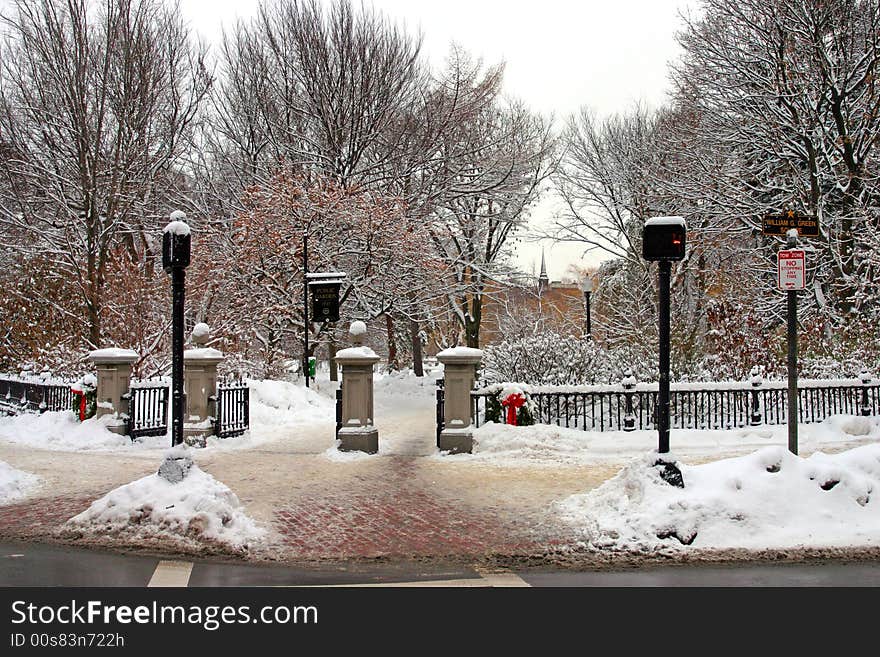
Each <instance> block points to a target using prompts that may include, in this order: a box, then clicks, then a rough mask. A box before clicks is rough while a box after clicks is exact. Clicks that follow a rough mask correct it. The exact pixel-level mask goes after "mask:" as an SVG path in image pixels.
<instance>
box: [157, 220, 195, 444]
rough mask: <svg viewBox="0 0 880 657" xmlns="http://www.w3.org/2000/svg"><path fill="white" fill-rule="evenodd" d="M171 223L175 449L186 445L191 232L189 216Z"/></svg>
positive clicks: (165, 249) (167, 257)
mask: <svg viewBox="0 0 880 657" xmlns="http://www.w3.org/2000/svg"><path fill="white" fill-rule="evenodd" d="M170 219H171V221H170V222H169V223H168V225H167V226H165V228H164V230H163V231H162V268H163V269H164V270H165V272H166V273H168V274H171V295H172V307H171V446H172V447H173V446H174V445H180V444H181V443H182V442H183V413H184V410H185V407H186V396H185V395H184V391H183V303H184V289H185V287H186V268H187V267H188V266H189V261H190V230H189V226H188V225H187V223H186V215H185V214H184V213H183V212H181V211H180V210H175V211H174V212H172V213H171V217H170Z"/></svg>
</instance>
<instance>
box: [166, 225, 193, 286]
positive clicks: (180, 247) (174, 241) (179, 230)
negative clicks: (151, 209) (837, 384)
mask: <svg viewBox="0 0 880 657" xmlns="http://www.w3.org/2000/svg"><path fill="white" fill-rule="evenodd" d="M185 219H186V215H185V214H183V212H180V211H177V212H172V213H171V222H170V223H169V224H168V225H167V226H165V228H164V230H163V231H162V269H164V270H165V271H166V272H169V273H170V272H171V270H172V269H174V268H175V267H180V268H184V267H189V261H190V229H189V226H188V225H187V224H186V222H185V221H184V220H185Z"/></svg>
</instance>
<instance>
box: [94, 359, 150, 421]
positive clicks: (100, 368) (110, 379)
mask: <svg viewBox="0 0 880 657" xmlns="http://www.w3.org/2000/svg"><path fill="white" fill-rule="evenodd" d="M138 358H140V356H139V355H138V353H137V352H136V351H132V350H131V349H96V350H95V351H90V352H89V361H90V362H91V363H92V364H93V365H94V366H95V370H96V373H97V375H98V388H97V391H96V395H95V400H96V402H97V405H98V407H97V409H96V410H95V417H96V418H99V417H102V416H104V415H110V414H113V419H112V420H111V421H110V423H109V424H108V425H107V428H108V429H109V430H110V431H112V432H113V433H118V434H120V435H125V432H126V426H125V418H126V417H128V396H127V395H128V386H129V382H130V381H131V366H132V365H134V363H135V362H137V359H138Z"/></svg>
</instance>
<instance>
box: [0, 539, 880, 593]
mask: <svg viewBox="0 0 880 657" xmlns="http://www.w3.org/2000/svg"><path fill="white" fill-rule="evenodd" d="M0 586H3V587H17V586H37V587H86V586H89V587H120V586H129V587H147V586H179V587H183V586H188V587H224V586H225V587H238V586H398V587H399V586H419V587H428V586H442V587H453V586H465V587H489V586H492V587H511V586H517V587H524V586H531V587H876V586H880V562H865V561H859V562H847V561H821V562H809V563H778V564H775V563H754V564H749V563H743V564H735V565H724V566H719V565H700V564H687V565H677V566H664V567H651V568H642V569H628V570H601V571H573V570H551V569H547V568H541V569H527V570H526V569H524V570H510V571H491V572H487V571H485V570H482V569H480V568H479V567H478V566H476V565H474V566H473V567H471V566H467V565H462V564H460V563H448V564H447V563H443V562H434V561H431V562H418V561H397V562H380V563H375V564H371V563H351V564H342V565H334V566H324V567H308V568H305V567H291V566H286V565H256V564H242V563H227V562H220V561H194V562H193V561H183V560H181V561H174V560H170V559H160V558H157V557H149V556H143V555H135V554H121V553H110V552H100V551H93V550H83V549H75V548H70V547H64V546H55V545H45V544H37V543H27V544H14V543H0Z"/></svg>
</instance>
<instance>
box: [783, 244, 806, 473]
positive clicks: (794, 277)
mask: <svg viewBox="0 0 880 657" xmlns="http://www.w3.org/2000/svg"><path fill="white" fill-rule="evenodd" d="M786 236H787V243H786V246H787V247H788V248H787V249H783V250H782V251H780V252H779V254H778V257H777V279H778V280H777V285H778V286H779V289H781V290H785V291H786V295H787V297H788V299H787V302H788V304H787V305H788V317H787V328H788V451H790V452H791V453H792V454H795V455H796V454H797V453H798V425H797V420H798V391H797V352H798V343H797V338H798V336H797V293H798V290H803V289H805V288H806V254H805V253H804V251H803V249H796V248H794V247H796V246H797V238H798V231H797V229H796V228H792V229H790V230H789V231H788V232H787V233H786Z"/></svg>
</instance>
